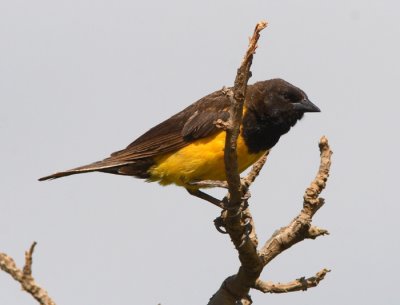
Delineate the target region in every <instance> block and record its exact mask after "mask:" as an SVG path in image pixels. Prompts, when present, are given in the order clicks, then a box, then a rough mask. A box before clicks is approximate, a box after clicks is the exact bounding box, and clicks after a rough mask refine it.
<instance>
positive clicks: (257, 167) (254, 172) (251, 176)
mask: <svg viewBox="0 0 400 305" xmlns="http://www.w3.org/2000/svg"><path fill="white" fill-rule="evenodd" d="M268 155H269V150H268V151H267V152H266V153H265V154H264V155H262V156H261V157H260V159H258V160H257V162H256V163H254V164H253V166H252V168H251V170H250V172H249V173H248V175H247V176H246V177H245V178H243V179H242V185H243V186H245V187H246V188H249V187H250V185H251V184H252V183H253V182H254V181H255V180H256V178H257V177H258V175H259V174H260V172H261V170H262V169H263V167H264V165H265V162H267V157H268Z"/></svg>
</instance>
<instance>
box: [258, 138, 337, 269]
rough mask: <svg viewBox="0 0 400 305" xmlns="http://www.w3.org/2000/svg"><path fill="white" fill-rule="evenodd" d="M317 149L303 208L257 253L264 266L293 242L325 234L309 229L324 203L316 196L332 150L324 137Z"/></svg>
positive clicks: (326, 176)
mask: <svg viewBox="0 0 400 305" xmlns="http://www.w3.org/2000/svg"><path fill="white" fill-rule="evenodd" d="M319 149H320V153H321V156H320V166H319V170H318V172H317V175H316V177H315V179H314V180H313V181H312V182H311V185H310V187H308V188H307V189H306V191H305V195H304V202H303V209H302V210H301V212H300V214H299V215H298V216H297V217H296V218H295V219H293V220H292V222H291V223H290V224H289V225H287V226H286V227H284V228H281V229H280V230H279V231H278V232H275V233H274V235H273V236H272V237H271V238H270V239H269V240H268V241H267V242H266V243H265V245H264V246H263V247H262V248H261V250H260V252H259V254H260V258H261V260H262V262H263V264H264V266H265V265H266V264H268V263H269V262H270V261H271V260H272V259H274V258H275V257H276V256H277V255H278V254H280V253H282V252H283V251H284V250H286V249H288V248H290V247H291V246H293V245H294V244H296V243H298V242H300V241H302V240H304V239H306V238H312V239H314V238H316V237H318V236H321V235H325V234H327V231H326V230H322V229H318V231H314V232H312V230H311V229H315V228H316V227H312V226H311V220H312V217H313V216H314V214H315V213H316V212H317V211H318V210H319V209H320V208H321V206H322V205H323V204H324V200H323V198H319V197H318V196H319V194H320V193H321V192H322V190H323V189H324V188H325V186H326V181H327V179H328V177H329V170H330V166H331V156H332V151H331V149H330V147H329V144H328V139H327V138H326V137H322V138H321V140H320V142H319Z"/></svg>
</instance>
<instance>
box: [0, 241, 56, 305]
mask: <svg viewBox="0 0 400 305" xmlns="http://www.w3.org/2000/svg"><path fill="white" fill-rule="evenodd" d="M35 246H36V242H34V243H33V244H32V245H31V247H30V249H29V250H28V251H26V252H25V266H24V267H23V269H22V270H21V269H19V268H18V267H17V265H16V264H15V261H14V260H13V258H12V257H10V256H8V255H7V254H5V253H0V269H1V270H3V271H4V272H7V273H8V274H9V275H11V276H12V277H13V278H14V279H15V280H16V281H18V282H19V283H20V284H21V286H22V289H23V290H25V291H26V292H28V293H29V294H31V295H32V296H33V297H34V298H35V299H36V300H37V301H38V302H39V303H40V304H41V305H56V303H55V302H54V301H53V300H52V299H51V298H50V297H49V295H48V293H47V291H46V290H44V289H43V288H41V287H40V286H39V285H38V284H36V282H35V279H34V278H33V277H32V255H33V251H34V249H35Z"/></svg>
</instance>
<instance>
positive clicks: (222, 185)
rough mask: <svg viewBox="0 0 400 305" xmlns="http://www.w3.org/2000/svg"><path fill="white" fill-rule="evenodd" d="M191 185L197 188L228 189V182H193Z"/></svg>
mask: <svg viewBox="0 0 400 305" xmlns="http://www.w3.org/2000/svg"><path fill="white" fill-rule="evenodd" d="M189 185H193V186H195V187H220V188H224V189H227V188H228V183H227V182H226V181H220V180H201V181H192V182H190V183H189Z"/></svg>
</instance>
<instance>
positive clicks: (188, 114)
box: [104, 90, 230, 162]
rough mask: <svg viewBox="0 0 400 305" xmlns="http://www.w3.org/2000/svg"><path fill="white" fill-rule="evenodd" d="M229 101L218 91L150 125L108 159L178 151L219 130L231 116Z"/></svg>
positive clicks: (128, 159)
mask: <svg viewBox="0 0 400 305" xmlns="http://www.w3.org/2000/svg"><path fill="white" fill-rule="evenodd" d="M229 105H230V101H229V99H228V98H227V97H226V96H225V94H224V93H223V92H222V91H221V90H219V91H216V92H214V93H211V94H210V95H207V96H205V97H203V98H202V99H200V100H198V101H197V102H195V103H194V104H192V105H190V106H189V107H187V108H186V109H184V110H182V111H181V112H179V113H177V114H176V115H174V116H172V117H170V118H169V119H167V120H165V121H164V122H162V123H160V124H158V125H157V126H155V127H153V128H151V129H150V130H149V131H147V132H146V133H145V134H143V135H142V136H140V137H139V138H138V139H136V140H135V141H134V142H132V143H131V144H130V145H128V146H127V147H126V148H125V149H123V150H120V151H117V152H115V153H113V154H111V156H110V157H109V158H107V159H105V160H104V161H106V160H109V161H113V162H126V161H128V162H129V161H134V160H138V159H143V158H149V157H154V156H157V155H160V154H165V153H168V152H171V151H174V150H178V149H180V148H182V147H184V146H186V145H188V144H189V143H191V142H193V141H195V140H197V139H201V138H205V137H207V136H209V135H212V134H213V133H215V132H218V130H220V129H218V127H216V125H215V122H216V121H217V120H218V119H221V120H223V121H226V120H227V119H228V118H229Z"/></svg>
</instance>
